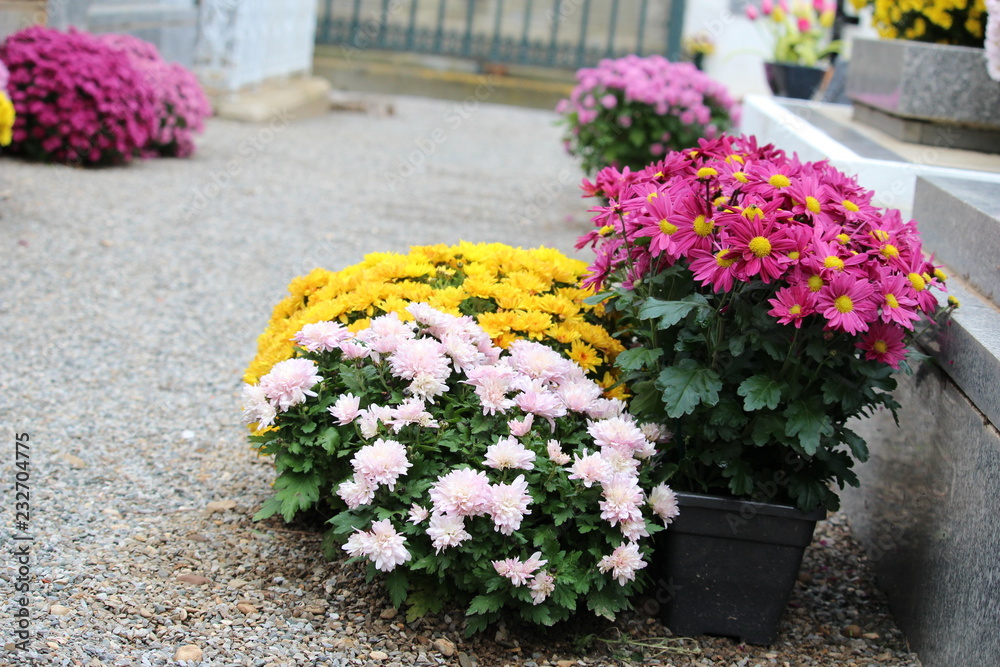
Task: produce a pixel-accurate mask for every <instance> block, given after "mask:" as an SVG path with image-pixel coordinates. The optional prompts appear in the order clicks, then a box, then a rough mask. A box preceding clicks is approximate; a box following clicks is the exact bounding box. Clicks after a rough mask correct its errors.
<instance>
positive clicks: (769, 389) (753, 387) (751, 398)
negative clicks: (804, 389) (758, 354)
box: [736, 375, 785, 411]
mask: <svg viewBox="0 0 1000 667" xmlns="http://www.w3.org/2000/svg"><path fill="white" fill-rule="evenodd" d="M784 386H785V383H784V382H778V381H776V380H773V379H771V378H769V377H768V376H766V375H754V376H751V377H748V378H747V379H746V380H744V381H743V382H741V383H740V386H739V389H737V390H736V393H737V394H739V395H740V396H743V397H744V399H743V409H744V410H747V411H750V410H760V409H761V408H763V407H764V406H767V407H768V408H770V409H772V410H774V409H775V408H777V407H778V403H779V402H780V401H781V390H782V388H783V387H784Z"/></svg>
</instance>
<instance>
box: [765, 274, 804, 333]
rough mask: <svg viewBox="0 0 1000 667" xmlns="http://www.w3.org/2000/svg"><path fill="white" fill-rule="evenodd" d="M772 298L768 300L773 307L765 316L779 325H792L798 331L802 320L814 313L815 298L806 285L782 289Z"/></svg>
mask: <svg viewBox="0 0 1000 667" xmlns="http://www.w3.org/2000/svg"><path fill="white" fill-rule="evenodd" d="M774 296H775V298H773V299H768V303H770V304H771V305H772V306H774V307H773V308H772V309H771V310H769V311H768V313H767V314H768V315H771V316H772V317H776V318H778V323H779V324H794V325H795V328H796V329H798V328H801V327H802V320H803V318H805V317H807V316H809V315H812V314H813V313H814V312H816V307H815V297H814V296H813V293H812V292H811V291H810V290H809V285H808V284H798V285H795V286H793V287H782V288H781V289H779V290H778V292H777V293H776V294H775V295H774Z"/></svg>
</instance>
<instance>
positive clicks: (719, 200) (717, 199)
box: [712, 195, 729, 206]
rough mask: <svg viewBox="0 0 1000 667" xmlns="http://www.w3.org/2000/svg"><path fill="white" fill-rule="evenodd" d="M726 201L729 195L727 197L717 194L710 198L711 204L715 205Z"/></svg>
mask: <svg viewBox="0 0 1000 667" xmlns="http://www.w3.org/2000/svg"><path fill="white" fill-rule="evenodd" d="M727 201H729V197H727V196H726V195H719V196H718V197H716V198H715V199H713V200H712V204H713V205H715V206H722V205H723V204H725V203H726V202H727Z"/></svg>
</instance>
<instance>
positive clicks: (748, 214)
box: [740, 205, 764, 220]
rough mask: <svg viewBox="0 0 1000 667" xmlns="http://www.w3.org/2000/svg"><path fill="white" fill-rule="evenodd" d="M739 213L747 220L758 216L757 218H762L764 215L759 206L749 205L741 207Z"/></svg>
mask: <svg viewBox="0 0 1000 667" xmlns="http://www.w3.org/2000/svg"><path fill="white" fill-rule="evenodd" d="M740 215H742V216H743V217H744V218H746V219H747V220H753V219H754V218H758V219H759V218H763V217H764V211H762V210H760V207H759V206H752V205H751V206H747V207H746V208H745V209H743V210H742V211H740Z"/></svg>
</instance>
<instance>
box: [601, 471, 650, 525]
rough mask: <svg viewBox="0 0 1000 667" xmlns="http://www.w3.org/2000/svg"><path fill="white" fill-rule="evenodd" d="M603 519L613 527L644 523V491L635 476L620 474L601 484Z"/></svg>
mask: <svg viewBox="0 0 1000 667" xmlns="http://www.w3.org/2000/svg"><path fill="white" fill-rule="evenodd" d="M601 495H602V496H603V497H604V500H602V501H601V502H600V503H599V505H600V508H601V518H602V519H604V520H605V521H607V522H609V523H610V524H611V525H612V526H616V525H618V522H620V521H621V522H625V521H642V512H641V511H640V510H639V506H640V505H641V504H642V489H641V488H639V480H638V479H637V478H636V477H635V476H634V475H629V474H625V473H618V474H615V475H612V476H611V478H610V479H607V480H605V481H604V482H602V483H601Z"/></svg>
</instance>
